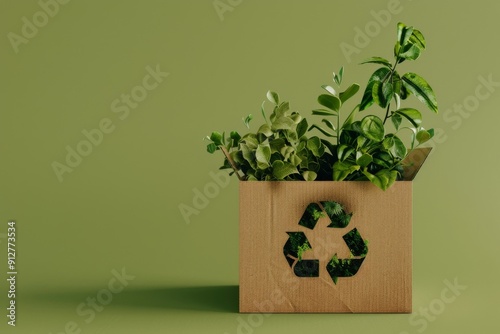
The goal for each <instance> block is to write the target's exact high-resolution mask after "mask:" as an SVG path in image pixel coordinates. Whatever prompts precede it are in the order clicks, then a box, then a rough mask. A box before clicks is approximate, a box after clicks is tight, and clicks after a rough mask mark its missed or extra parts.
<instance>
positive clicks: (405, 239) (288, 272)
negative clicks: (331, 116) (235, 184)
mask: <svg viewBox="0 0 500 334" xmlns="http://www.w3.org/2000/svg"><path fill="white" fill-rule="evenodd" d="M239 186H240V193H239V196H240V312H276V313H281V312H315V313H316V312H318V313H321V312H402V313H407V312H411V305H412V302H411V292H412V281H411V279H412V271H411V269H412V183H411V182H408V181H399V182H396V183H395V184H394V185H393V186H392V187H391V188H390V189H388V190H387V191H385V192H384V191H381V190H380V189H379V188H377V187H375V186H374V185H373V184H371V183H370V182H365V181H352V182H348V181H343V182H333V181H332V182H323V181H315V182H306V181H284V182H251V181H242V182H240V184H239ZM318 201H337V202H339V203H341V204H343V205H344V206H345V208H346V210H347V211H349V212H353V213H354V214H353V217H352V219H351V222H350V224H349V225H348V226H347V227H346V228H327V227H326V226H327V225H328V224H329V223H330V220H329V218H328V217H324V218H320V220H319V221H318V223H317V225H316V227H315V228H314V229H313V230H310V229H308V228H306V227H303V226H300V225H298V222H299V220H300V218H301V216H302V214H303V212H304V210H305V208H306V207H307V205H308V204H309V203H312V202H318ZM353 228H357V229H358V231H359V233H360V234H361V236H362V237H363V239H367V240H368V241H369V245H368V254H367V256H366V258H365V260H364V262H363V264H362V266H361V268H360V269H359V271H358V272H357V274H356V275H355V276H353V277H340V278H339V279H338V282H337V284H334V283H333V281H332V279H331V277H330V276H329V274H328V272H327V270H326V265H327V263H328V262H329V261H330V259H331V258H332V256H333V254H334V253H337V255H338V257H339V258H348V257H349V254H350V252H349V249H348V247H347V246H346V245H345V243H344V241H343V239H342V236H343V235H344V234H346V233H347V232H349V231H350V230H352V229H353ZM297 231H303V232H304V233H305V234H306V236H307V238H308V240H309V242H310V243H311V246H312V250H309V251H306V252H305V253H304V255H303V259H319V260H320V272H319V277H307V278H305V277H301V278H299V277H296V276H295V275H294V273H293V271H292V269H291V268H290V266H289V265H288V263H287V261H286V259H285V256H284V254H283V246H284V245H285V243H286V241H287V239H288V235H287V233H286V232H297Z"/></svg>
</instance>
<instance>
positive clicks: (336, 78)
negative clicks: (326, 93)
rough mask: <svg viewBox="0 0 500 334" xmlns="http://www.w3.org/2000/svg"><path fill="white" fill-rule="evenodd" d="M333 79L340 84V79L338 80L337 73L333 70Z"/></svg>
mask: <svg viewBox="0 0 500 334" xmlns="http://www.w3.org/2000/svg"><path fill="white" fill-rule="evenodd" d="M333 81H334V82H335V83H336V84H337V85H339V86H340V80H339V77H338V75H337V74H335V72H333Z"/></svg>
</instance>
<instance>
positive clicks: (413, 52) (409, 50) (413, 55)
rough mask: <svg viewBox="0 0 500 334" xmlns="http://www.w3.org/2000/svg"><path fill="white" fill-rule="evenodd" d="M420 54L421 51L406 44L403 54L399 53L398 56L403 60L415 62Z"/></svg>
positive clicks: (412, 45) (414, 46)
mask: <svg viewBox="0 0 500 334" xmlns="http://www.w3.org/2000/svg"><path fill="white" fill-rule="evenodd" d="M420 52H421V49H420V48H419V47H418V46H416V45H414V44H408V45H406V46H405V47H404V48H403V52H400V53H399V56H400V57H401V58H404V59H408V60H415V59H417V58H418V57H420Z"/></svg>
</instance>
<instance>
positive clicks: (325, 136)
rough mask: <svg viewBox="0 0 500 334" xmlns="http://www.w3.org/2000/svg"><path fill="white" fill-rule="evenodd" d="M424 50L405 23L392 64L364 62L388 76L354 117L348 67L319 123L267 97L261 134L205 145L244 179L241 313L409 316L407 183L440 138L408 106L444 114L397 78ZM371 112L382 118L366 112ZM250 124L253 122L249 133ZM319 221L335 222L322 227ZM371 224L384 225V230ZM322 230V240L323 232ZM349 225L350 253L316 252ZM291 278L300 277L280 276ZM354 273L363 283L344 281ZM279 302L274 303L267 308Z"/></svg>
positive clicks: (377, 77)
mask: <svg viewBox="0 0 500 334" xmlns="http://www.w3.org/2000/svg"><path fill="white" fill-rule="evenodd" d="M425 47H426V43H425V39H424V36H423V35H422V33H421V32H420V31H419V30H417V29H414V28H413V27H409V26H406V25H404V24H402V23H398V25H397V41H396V44H395V47H394V60H393V62H390V61H389V60H387V59H384V58H381V57H372V58H370V59H368V60H366V61H365V62H363V64H375V65H379V68H378V69H377V70H376V71H375V72H373V74H372V75H371V76H370V78H369V80H368V82H367V84H366V88H365V90H364V93H363V96H362V98H361V102H360V103H359V104H358V105H357V106H356V107H355V108H354V110H352V111H349V110H347V111H345V110H344V109H343V105H344V104H345V103H346V102H347V101H348V100H350V99H352V98H354V97H355V96H356V93H357V92H358V91H359V88H360V86H359V85H358V84H356V83H353V84H351V85H349V86H348V87H347V88H345V89H343V90H342V89H341V87H342V86H343V85H342V84H343V77H344V69H343V68H341V69H340V70H339V71H338V72H337V73H334V74H333V82H334V85H324V86H322V88H323V89H324V90H325V93H324V94H321V95H319V97H318V103H319V105H320V106H321V107H320V108H318V109H315V110H313V111H312V114H313V115H314V116H319V117H320V118H318V120H320V122H318V121H314V122H308V120H307V119H306V118H305V117H303V116H302V115H301V114H300V113H298V112H295V111H294V112H292V111H290V106H289V103H288V102H284V101H281V100H280V97H279V96H278V94H277V93H275V92H271V91H270V92H268V93H267V99H268V100H269V102H270V103H271V104H272V105H273V107H272V112H271V113H270V114H267V113H266V112H265V108H264V103H263V104H262V107H261V112H262V116H263V118H264V121H265V122H264V123H263V124H262V125H260V126H259V127H258V128H257V131H255V132H250V133H247V134H245V135H240V134H239V133H238V132H236V131H232V132H230V134H229V136H227V137H226V135H225V133H219V132H213V133H212V134H211V135H210V136H209V137H207V139H208V140H209V141H210V143H209V144H208V146H207V150H208V152H210V153H213V152H215V151H217V150H221V151H222V152H223V153H224V156H225V157H224V164H223V166H222V167H221V168H222V169H232V173H235V174H236V175H237V177H238V178H239V179H240V180H241V181H242V182H240V311H242V312H257V311H259V312H265V311H267V312H409V311H411V183H409V182H408V181H405V180H411V178H410V177H408V175H406V174H407V173H405V170H406V169H407V168H408V167H409V166H410V165H411V163H412V161H411V157H412V155H413V154H414V153H415V152H416V150H418V147H419V146H420V145H421V144H423V143H425V142H426V141H428V140H429V139H431V138H432V137H433V135H434V131H433V129H425V128H424V127H423V126H422V114H421V112H420V111H419V110H417V109H415V108H412V107H406V106H403V104H404V103H406V102H408V101H407V99H408V97H409V96H411V95H414V96H415V97H416V98H417V99H418V100H419V101H421V102H422V103H423V104H424V105H425V107H427V108H428V109H430V110H431V111H432V112H436V113H437V111H438V107H437V102H436V97H435V94H434V92H433V90H432V88H431V86H430V85H429V84H428V83H427V81H426V80H424V79H423V78H422V77H421V76H419V75H417V74H415V73H412V72H406V73H404V74H401V73H400V72H398V71H397V70H396V69H400V68H401V67H402V66H401V65H400V64H402V63H404V62H407V61H412V60H416V59H417V58H419V56H420V54H421V53H422V51H423V50H424V49H425ZM372 105H377V106H379V107H380V108H382V112H380V114H379V115H378V114H368V113H367V109H368V108H369V107H371V106H372ZM252 118H253V117H252V116H251V115H249V116H248V117H246V118H245V119H244V123H245V124H246V125H247V127H249V123H250V121H251V120H252ZM405 142H406V143H407V145H406V144H405ZM407 146H408V147H407ZM427 153H428V150H427V151H425V152H424V155H426V154H427ZM412 176H414V173H413V175H412ZM247 181H248V182H247ZM250 181H315V182H250ZM325 181H328V182H325ZM332 181H333V182H332ZM334 181H344V182H334ZM345 181H360V182H345ZM363 181H364V182H363ZM396 181H400V182H396ZM371 184H373V185H375V186H376V187H373V185H371ZM377 187H378V188H380V189H381V190H383V191H381V190H380V189H377ZM389 188H391V189H389ZM388 189H389V190H388ZM388 210H393V211H394V210H395V212H393V213H391V214H388V213H387V211H388ZM398 210H399V211H398ZM351 217H352V223H351V225H349V224H350V222H351ZM357 217H359V218H357ZM322 220H327V221H329V224H326V223H325V224H323V223H321V224H320V222H322ZM304 221H309V222H312V224H304V223H303V222H304ZM340 221H342V223H339V222H340ZM374 221H377V222H378V223H377V224H379V225H378V226H376V228H374V225H376V223H375V222H374ZM316 225H317V226H318V228H319V229H321V226H322V227H323V229H324V231H323V232H321V231H320V232H317V230H316V229H315V226H316ZM347 225H349V228H350V227H352V226H355V228H354V229H352V230H351V231H349V232H348V233H345V234H343V233H342V235H343V237H342V238H343V240H344V241H345V243H346V244H347V247H344V249H333V248H332V249H331V252H335V253H334V254H333V255H332V254H327V255H321V254H318V252H319V251H318V250H317V249H318V248H319V247H318V246H316V247H315V245H314V241H313V240H309V239H308V238H307V236H306V232H307V233H309V234H315V235H316V239H317V238H321V237H322V236H325V235H327V234H328V233H332V231H333V233H335V231H336V230H332V228H347ZM325 228H326V229H325ZM327 228H329V229H327ZM331 235H334V234H331ZM361 235H363V237H365V238H366V239H363V238H362V237H361ZM367 235H368V237H367ZM389 237H390V238H392V240H394V241H388V240H387V238H389ZM367 239H368V240H370V252H368V247H367ZM340 240H342V239H340ZM361 243H362V245H361ZM322 244H323V246H322V248H323V249H324V250H325V252H327V249H329V247H330V245H335V244H336V243H335V242H331V243H329V242H324V240H323V242H322ZM336 245H337V246H338V243H337V244H336ZM389 246H394V247H395V249H389ZM398 247H399V248H398ZM315 249H316V251H314V250H315ZM342 252H344V253H345V254H344V257H343V258H341V257H339V256H341V255H339V254H340V253H342ZM283 253H284V255H285V259H282V257H283ZM363 261H364V262H363ZM321 262H324V263H323V265H321ZM361 263H363V266H361ZM391 263H392V265H391ZM325 264H326V265H325ZM290 268H292V270H290ZM282 273H283V275H287V274H291V276H290V277H288V278H281V274H282ZM362 273H363V274H362ZM293 274H295V275H293ZM354 275H356V279H355V280H354V279H350V280H347V279H345V280H343V281H342V282H340V281H339V280H338V278H339V277H346V278H347V277H351V278H354V277H353V276H354ZM283 277H285V276H283ZM388 277H390V279H388ZM304 278H308V279H307V280H306V279H304ZM325 278H326V279H325ZM328 278H331V279H330V280H329V279H328ZM340 283H342V286H340ZM388 291H393V293H394V294H391V293H388ZM273 294H274V295H275V297H276V298H274V300H271V299H269V296H271V295H273ZM382 296H383V297H382ZM311 297H313V298H311ZM327 297H329V298H327ZM266 298H267V299H266ZM294 298H295V299H294ZM375 298H377V299H376V301H375ZM306 299H307V300H313V301H311V302H306V301H305V300H306ZM280 301H281V303H280Z"/></svg>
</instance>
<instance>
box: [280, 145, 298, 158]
mask: <svg viewBox="0 0 500 334" xmlns="http://www.w3.org/2000/svg"><path fill="white" fill-rule="evenodd" d="M294 151H295V150H294V148H293V147H291V146H283V147H282V148H281V150H280V153H281V155H282V156H283V158H284V159H285V160H288V159H289V158H290V156H291V155H292V153H293V152H294Z"/></svg>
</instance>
